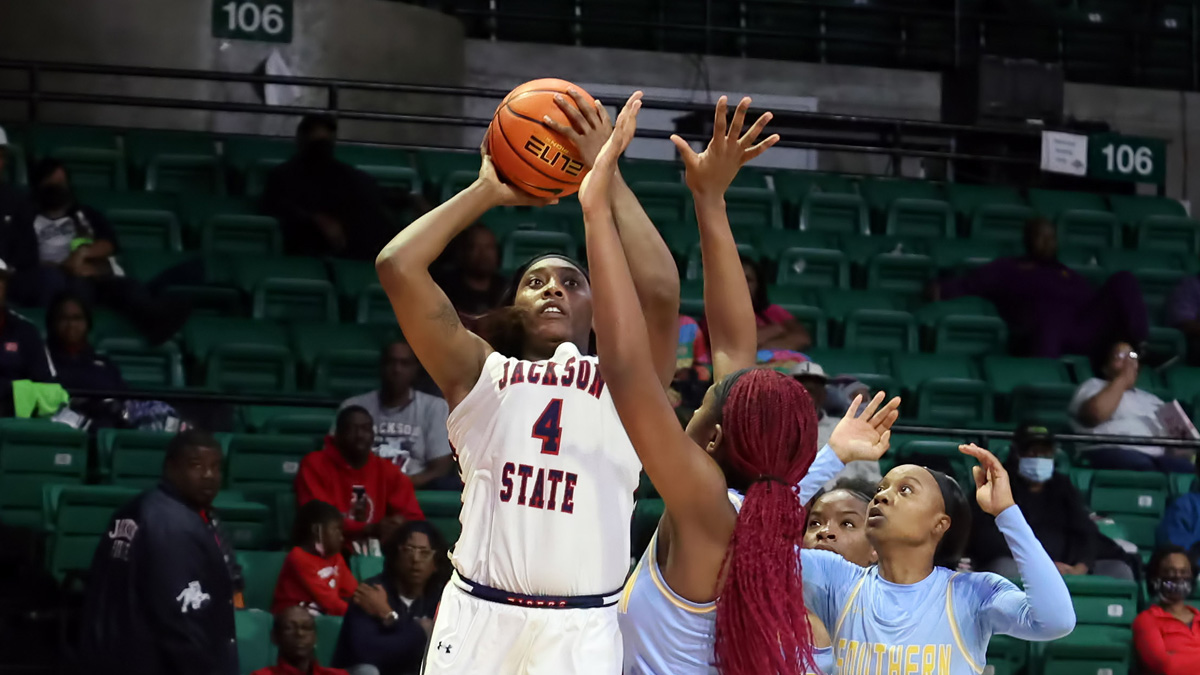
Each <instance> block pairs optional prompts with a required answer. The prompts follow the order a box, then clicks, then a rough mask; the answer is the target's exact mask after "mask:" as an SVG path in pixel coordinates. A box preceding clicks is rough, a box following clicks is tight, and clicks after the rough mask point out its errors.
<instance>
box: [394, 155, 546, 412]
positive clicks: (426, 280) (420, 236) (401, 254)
mask: <svg viewBox="0 0 1200 675" xmlns="http://www.w3.org/2000/svg"><path fill="white" fill-rule="evenodd" d="M545 203H546V202H545V201H544V200H538V199H535V198H533V197H530V196H527V195H524V194H523V193H521V192H518V191H517V190H515V189H514V188H511V187H509V186H507V185H505V184H503V183H501V182H500V180H499V179H498V178H497V176H496V171H495V169H493V168H492V162H491V159H489V158H488V157H487V156H486V155H485V156H484V157H483V164H482V166H481V167H480V169H479V178H478V179H477V180H476V181H475V182H474V183H472V184H471V185H470V187H468V188H467V189H465V190H463V191H462V192H460V193H458V194H457V195H455V196H454V197H452V198H451V199H449V200H448V201H446V202H444V203H443V204H441V205H440V206H438V207H437V208H435V209H433V210H432V211H430V212H428V213H426V214H425V215H423V216H421V217H420V218H418V219H417V220H416V221H415V222H413V223H412V224H411V225H409V226H408V227H406V228H404V229H403V230H401V232H400V233H399V234H397V235H396V236H395V238H393V239H392V240H391V241H390V242H389V243H388V244H387V246H384V247H383V250H382V251H380V252H379V256H378V257H376V258H375V270H376V271H377V272H378V273H379V281H380V283H381V284H382V285H383V289H384V291H386V292H387V296H388V300H390V301H391V303H392V309H393V311H395V313H396V320H397V321H398V322H399V323H400V329H401V330H402V331H404V337H405V339H407V340H408V344H409V345H411V346H412V348H413V352H415V353H416V355H417V358H418V359H419V360H420V361H421V365H423V366H424V367H425V370H427V371H428V372H429V375H430V377H432V378H433V381H434V382H436V383H437V385H438V387H439V388H440V389H441V390H442V393H443V394H445V396H446V400H447V402H449V404H450V408H451V409H453V408H454V407H455V406H456V405H458V402H459V401H461V400H462V399H463V397H465V396H466V395H467V393H468V392H470V391H471V388H472V387H474V386H475V382H476V380H478V379H479V373H480V371H481V370H482V369H483V362H484V360H485V359H486V358H487V355H488V354H490V353H491V351H492V349H491V347H490V346H488V344H487V342H485V341H484V340H483V339H482V338H480V337H479V336H477V335H475V334H474V333H472V332H471V331H469V330H467V329H466V328H465V327H464V326H463V325H462V322H461V321H459V319H458V312H457V311H455V309H454V305H453V304H451V303H450V299H449V298H447V297H446V294H445V293H444V292H443V291H442V289H441V288H440V287H439V286H438V285H437V284H436V283H435V282H434V281H433V277H432V276H431V275H430V274H429V266H430V265H431V264H433V261H434V260H436V259H437V257H438V256H439V255H441V254H442V251H444V250H445V249H446V246H447V245H449V243H450V241H451V240H453V239H454V237H455V236H457V235H458V234H459V233H460V232H462V231H463V230H465V229H466V228H467V227H468V226H469V225H471V223H474V222H475V221H476V220H478V219H479V217H480V216H482V215H483V214H484V213H485V212H487V210H488V209H490V208H493V207H495V206H504V205H519V204H526V205H541V204H545Z"/></svg>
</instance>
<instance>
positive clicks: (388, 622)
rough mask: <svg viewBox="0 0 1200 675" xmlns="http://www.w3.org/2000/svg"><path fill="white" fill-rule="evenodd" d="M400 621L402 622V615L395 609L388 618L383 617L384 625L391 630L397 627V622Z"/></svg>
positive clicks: (389, 613)
mask: <svg viewBox="0 0 1200 675" xmlns="http://www.w3.org/2000/svg"><path fill="white" fill-rule="evenodd" d="M399 620H400V615H399V614H397V613H396V610H394V609H393V610H392V611H391V612H388V615H387V616H385V617H383V625H385V626H387V627H388V628H391V627H392V626H395V625H396V622H397V621H399Z"/></svg>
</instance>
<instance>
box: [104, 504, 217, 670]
mask: <svg viewBox="0 0 1200 675" xmlns="http://www.w3.org/2000/svg"><path fill="white" fill-rule="evenodd" d="M217 527H218V526H217V524H216V523H215V521H214V520H213V519H212V518H211V517H210V520H209V521H207V522H206V520H205V518H203V517H201V515H200V514H199V513H197V512H196V511H193V510H192V509H190V508H189V507H188V506H187V505H185V504H184V503H183V502H182V501H180V500H179V498H178V497H177V496H176V495H175V493H174V491H173V490H172V489H171V488H170V487H169V486H167V485H160V486H159V487H157V488H154V489H152V490H149V491H147V492H144V493H142V494H141V495H139V496H138V497H137V498H135V499H134V500H133V501H132V502H130V503H128V504H126V505H125V506H123V507H121V509H119V510H118V511H117V513H116V514H115V515H114V516H113V519H112V521H110V524H109V528H108V533H107V534H106V535H104V536H102V537H101V541H100V546H99V547H97V549H96V554H95V557H94V558H93V559H92V567H91V571H90V573H89V576H88V583H87V598H86V600H85V602H84V609H83V620H82V622H81V625H80V665H81V668H82V672H86V673H88V675H110V674H111V675H238V672H239V671H238V654H237V637H236V632H235V629H234V619H233V612H234V609H233V596H234V592H235V581H234V578H233V575H232V574H231V570H230V568H229V567H228V565H227V563H226V560H225V556H226V555H227V554H226V552H225V551H223V550H222V549H223V546H222V545H221V544H220V543H218V538H217V536H216V535H217V533H218V530H217Z"/></svg>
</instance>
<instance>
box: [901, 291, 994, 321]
mask: <svg viewBox="0 0 1200 675" xmlns="http://www.w3.org/2000/svg"><path fill="white" fill-rule="evenodd" d="M914 313H915V314H916V316H917V321H918V322H919V323H920V324H921V325H922V326H927V327H932V326H935V325H937V323H938V321H940V320H941V319H942V318H943V317H947V316H986V317H994V316H999V314H997V313H996V306H995V305H993V304H992V303H991V302H990V301H988V300H986V299H984V298H981V297H979V296H976V295H964V296H962V297H958V298H954V299H953V300H941V301H939V302H930V303H927V304H924V305H922V306H921V307H920V309H918V310H917V311H916V312H914Z"/></svg>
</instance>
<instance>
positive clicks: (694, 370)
mask: <svg viewBox="0 0 1200 675" xmlns="http://www.w3.org/2000/svg"><path fill="white" fill-rule="evenodd" d="M707 347H708V338H707V337H706V336H705V335H704V331H703V330H701V329H700V324H699V323H697V322H696V320H695V319H693V318H692V317H690V316H687V315H684V314H680V315H679V344H678V346H677V347H676V348H675V377H674V378H673V379H672V381H671V388H670V390H669V391H668V393H669V395H670V396H671V402H672V404H673V405H674V406H675V407H676V409H682V411H683V413H684V414H689V413H688V411H691V410H695V409H697V408H699V407H700V404H701V403H702V402H703V401H704V393H705V392H706V391H708V388H709V386H711V385H712V369H711V368H708V367H706V366H704V365H702V364H704V363H708V362H711V359H710V358H709V357H708V353H707Z"/></svg>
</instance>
